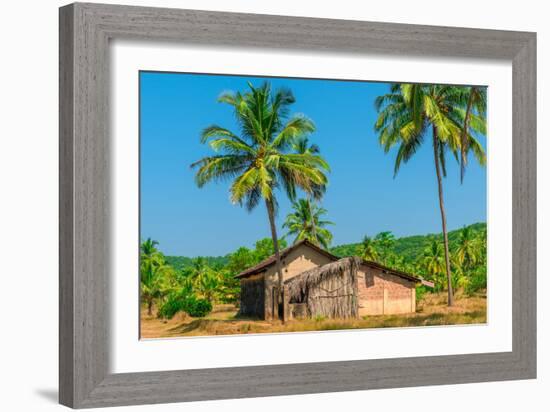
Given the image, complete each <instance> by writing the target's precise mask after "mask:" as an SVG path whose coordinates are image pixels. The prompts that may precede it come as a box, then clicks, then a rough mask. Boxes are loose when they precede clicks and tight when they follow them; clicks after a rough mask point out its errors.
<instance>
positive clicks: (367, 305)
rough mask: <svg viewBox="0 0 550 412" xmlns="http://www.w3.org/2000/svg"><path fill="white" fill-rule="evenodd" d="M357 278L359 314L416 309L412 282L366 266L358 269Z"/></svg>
mask: <svg viewBox="0 0 550 412" xmlns="http://www.w3.org/2000/svg"><path fill="white" fill-rule="evenodd" d="M357 278H358V295H359V316H365V315H390V314H399V313H411V312H415V311H416V290H415V283H414V282H412V281H410V280H406V279H403V278H401V277H399V276H396V275H392V274H389V273H384V272H382V270H380V269H377V268H371V267H367V266H362V267H361V268H360V270H358V272H357Z"/></svg>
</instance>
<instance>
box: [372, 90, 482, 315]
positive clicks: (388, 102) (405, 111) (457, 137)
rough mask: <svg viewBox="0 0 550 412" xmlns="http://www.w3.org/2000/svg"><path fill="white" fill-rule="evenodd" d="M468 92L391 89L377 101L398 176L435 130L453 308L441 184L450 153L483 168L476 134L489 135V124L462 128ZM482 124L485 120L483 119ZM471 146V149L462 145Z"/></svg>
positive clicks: (379, 129)
mask: <svg viewBox="0 0 550 412" xmlns="http://www.w3.org/2000/svg"><path fill="white" fill-rule="evenodd" d="M469 96H470V94H469V89H468V88H465V87H457V86H445V85H421V84H406V83H404V84H393V85H392V86H391V89H390V93H388V94H386V95H382V96H379V97H377V98H376V101H375V107H376V109H377V111H378V119H377V121H376V123H375V130H376V131H377V132H378V134H379V141H380V144H381V145H382V146H383V147H384V150H385V151H386V152H388V151H389V150H390V149H391V148H393V147H394V146H398V150H397V155H396V159H395V166H394V174H397V172H398V171H399V168H400V166H401V164H402V163H406V162H407V161H409V160H410V159H411V158H412V157H413V156H414V154H415V153H416V152H417V151H418V149H419V148H420V146H421V145H422V144H423V143H424V139H425V137H426V135H427V134H428V132H429V131H430V129H431V144H432V149H433V156H434V166H435V172H436V177H437V189H438V194H439V210H440V214H441V227H442V231H443V243H444V249H445V271H446V274H447V293H448V305H449V306H452V305H453V290H452V278H451V263H450V254H449V238H448V235H447V217H446V214H445V205H444V201H443V182H442V178H443V177H446V175H447V171H446V153H447V152H448V151H450V152H452V153H453V155H454V156H455V157H456V158H457V159H458V156H459V153H461V151H462V150H465V151H466V155H467V154H468V153H469V152H470V151H471V152H473V153H474V155H475V156H476V158H477V159H478V161H479V163H480V164H485V152H484V150H483V147H482V146H481V144H480V143H479V141H478V140H477V139H476V138H475V137H474V136H473V133H474V132H475V133H482V134H485V122H484V121H479V122H469V123H466V127H464V124H465V123H464V119H465V116H466V115H465V111H464V108H465V107H467V105H468V99H469ZM480 120H481V118H480ZM464 140H466V141H467V145H466V144H464V143H463V141H464Z"/></svg>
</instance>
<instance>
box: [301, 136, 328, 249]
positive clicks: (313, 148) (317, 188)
mask: <svg viewBox="0 0 550 412" xmlns="http://www.w3.org/2000/svg"><path fill="white" fill-rule="evenodd" d="M293 149H294V150H295V151H296V152H297V153H302V154H308V153H309V154H313V155H319V154H320V153H321V149H320V148H319V146H318V145H316V144H315V143H312V144H311V145H310V144H309V138H308V137H307V136H305V135H304V136H301V137H300V138H299V139H296V143H294V145H293ZM325 191H326V185H314V186H313V190H312V193H311V194H308V197H307V199H308V200H309V214H310V215H313V210H311V207H312V205H313V200H314V199H315V200H321V198H322V197H323V195H324V194H325ZM316 230H317V228H316V227H315V226H312V227H311V231H312V233H311V234H312V238H314V239H315V238H317V234H316V233H315V232H316Z"/></svg>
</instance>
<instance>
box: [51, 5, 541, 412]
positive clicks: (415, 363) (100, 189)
mask: <svg viewBox="0 0 550 412" xmlns="http://www.w3.org/2000/svg"><path fill="white" fill-rule="evenodd" d="M59 28H60V36H59V38H60V44H59V47H60V49H59V50H60V53H59V59H60V111H59V113H60V117H59V126H60V152H59V154H60V181H59V184H60V215H59V216H60V245H59V246H60V254H59V265H60V271H59V280H60V289H59V399H60V403H62V404H64V405H66V406H69V407H72V408H91V407H104V406H118V405H137V404H149V403H165V402H183V401H199V400H214V399H226V398H246V397H261V396H277V395H293V394H307V393H321V392H338V391H350V390H365V389H380V388H398V387H410V386H424V385H441V384H457V383H471V382H487V381H503V380H515V379H532V378H535V377H536V359H537V357H536V349H537V348H536V346H537V344H536V34H535V33H527V32H511V31H498V30H481V29H467V28H452V27H431V26H419V25H405V24H393V23H371V22H359V21H344V20H330V19H316V18H303V17H288V16H271V15H254V14H240V13H222V12H211V11H194V10H179V9H163V8H149V7H134V6H118V5H104V4H88V3H75V4H71V5H67V6H64V7H61V8H60V15H59ZM112 39H138V40H148V41H151V40H154V41H166V42H184V43H188V44H195V45H199V46H200V45H226V46H245V47H254V48H258V47H260V48H271V49H281V48H283V49H294V50H297V51H300V50H317V51H323V50H324V51H333V52H338V53H340V52H342V53H343V52H345V53H381V54H390V55H399V54H407V55H422V56H433V57H453V58H491V59H501V60H505V61H509V62H511V63H512V72H513V86H512V87H513V119H512V123H513V126H512V127H513V146H514V151H513V158H512V167H513V182H512V186H513V199H512V202H513V205H512V208H513V222H512V227H513V256H512V262H513V264H512V272H513V273H512V276H513V284H512V288H513V300H512V306H513V307H512V318H513V337H512V351H510V352H499V353H478V354H466V355H445V356H427V357H412V358H395V359H370V360H356V361H341V362H320V363H305V364H304V363H302V364H287V365H269V366H247V367H229V368H211V369H195V370H181V371H162V372H142V373H121V374H111V373H110V372H109V362H110V353H109V344H108V334H109V331H108V314H109V312H108V311H109V282H108V267H109V247H110V245H109V231H108V228H109V225H110V224H111V222H110V214H109V199H108V194H109V159H110V153H109V151H110V146H109V107H110V105H109V58H110V55H109V42H110V41H111V40H112Z"/></svg>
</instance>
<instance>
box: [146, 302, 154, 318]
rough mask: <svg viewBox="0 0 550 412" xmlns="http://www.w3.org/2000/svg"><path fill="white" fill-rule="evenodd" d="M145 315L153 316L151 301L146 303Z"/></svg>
mask: <svg viewBox="0 0 550 412" xmlns="http://www.w3.org/2000/svg"><path fill="white" fill-rule="evenodd" d="M147 315H149V316H153V299H149V300H148V301H147Z"/></svg>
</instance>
